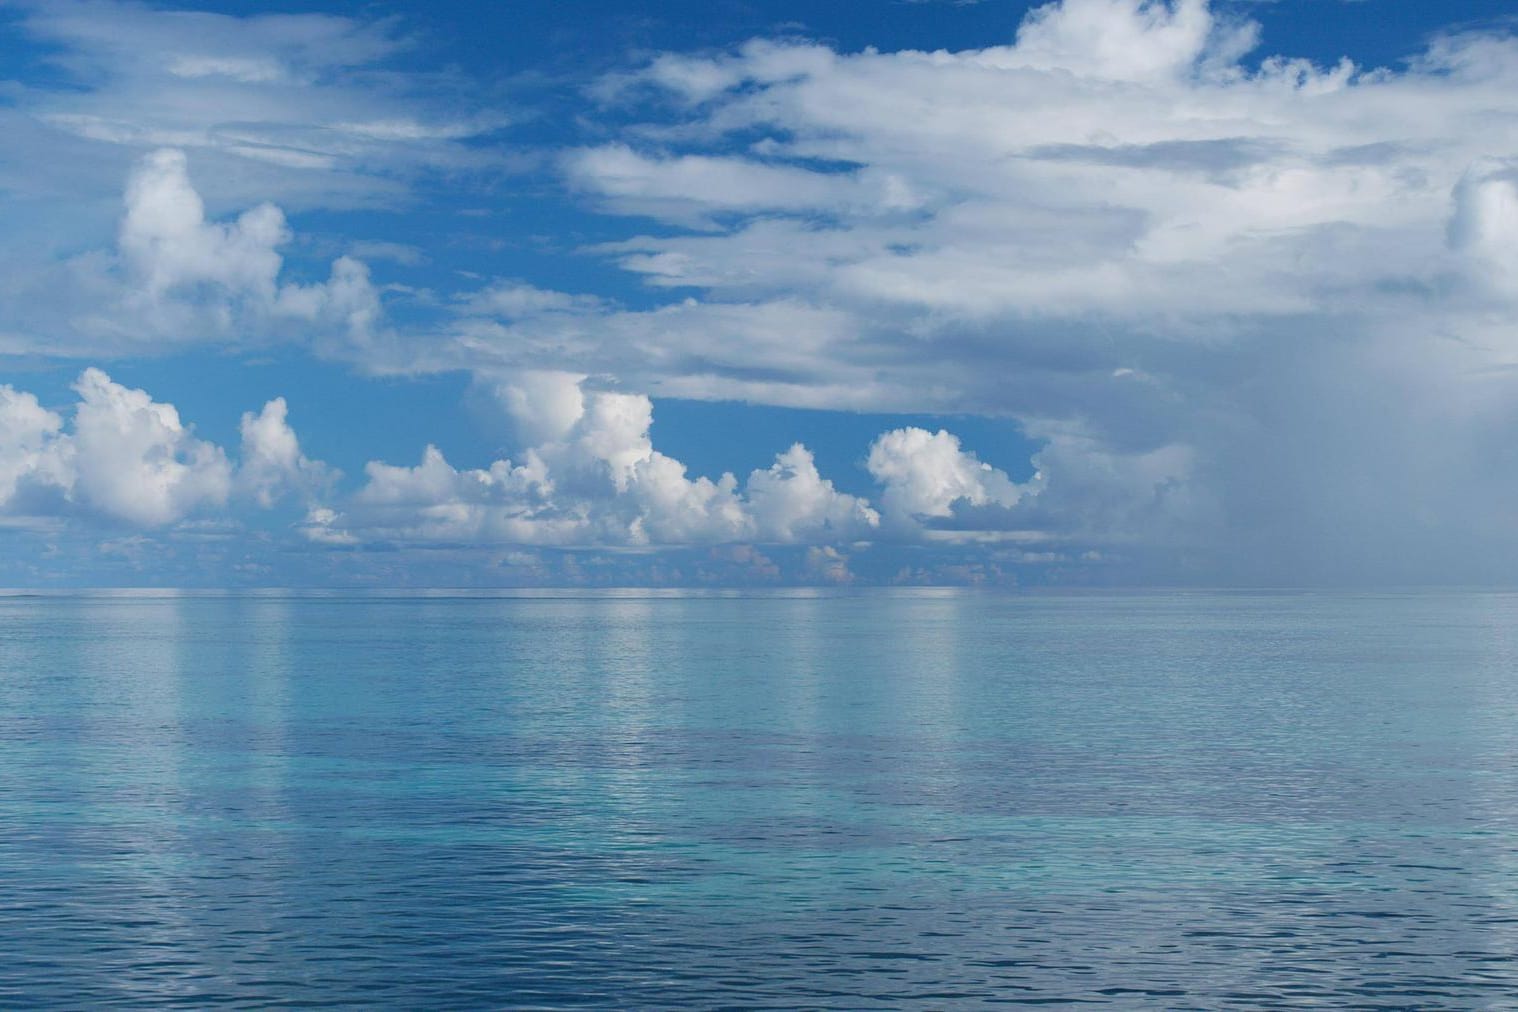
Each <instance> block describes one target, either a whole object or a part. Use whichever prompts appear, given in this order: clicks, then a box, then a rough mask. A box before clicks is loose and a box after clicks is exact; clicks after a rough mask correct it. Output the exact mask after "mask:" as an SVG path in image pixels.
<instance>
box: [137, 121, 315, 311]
mask: <svg viewBox="0 0 1518 1012" xmlns="http://www.w3.org/2000/svg"><path fill="white" fill-rule="evenodd" d="M289 239H290V230H289V229H288V228H287V227H286V225H285V216H284V215H283V214H282V213H281V212H280V210H279V208H277V207H275V206H274V205H272V204H260V205H259V206H257V207H255V208H253V209H252V210H249V211H245V212H243V214H242V215H241V216H240V217H239V218H238V219H237V220H236V221H235V222H231V223H228V224H217V223H213V222H207V221H206V214H205V204H204V203H203V202H202V201H201V199H200V194H198V193H196V192H195V189H194V187H192V186H191V185H190V177H189V172H188V168H187V165H186V161H185V156H184V152H182V151H176V150H173V149H164V150H161V151H155V152H152V153H151V154H149V155H147V156H146V157H145V158H144V159H143V160H142V162H141V163H140V164H139V165H138V167H137V170H136V171H135V172H133V173H132V177H131V179H130V180H128V182H127V188H126V216H125V217H124V218H123V219H122V223H121V237H120V245H121V252H122V255H123V256H124V257H125V259H126V261H127V264H128V266H129V267H130V268H131V269H132V271H133V272H134V273H135V274H137V275H138V276H139V277H140V278H141V279H142V282H143V285H144V287H145V289H146V294H147V295H148V296H150V297H152V298H160V297H162V296H163V295H164V294H165V293H166V292H168V291H170V290H172V289H174V288H178V287H181V286H188V285H196V284H206V283H210V284H215V285H219V286H220V287H222V288H223V289H225V290H226V291H227V292H229V293H232V294H236V295H241V294H247V295H250V296H253V297H256V298H261V299H263V300H264V301H265V302H272V301H273V300H274V298H275V292H276V288H275V279H276V278H277V277H278V275H279V270H280V266H281V264H282V260H281V258H280V255H279V253H278V252H276V249H277V247H279V246H281V245H283V244H284V243H286V242H288V241H289Z"/></svg>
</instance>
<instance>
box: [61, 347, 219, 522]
mask: <svg viewBox="0 0 1518 1012" xmlns="http://www.w3.org/2000/svg"><path fill="white" fill-rule="evenodd" d="M74 390H75V392H77V393H78V394H79V403H78V405H77V407H76V408H75V410H74V418H73V427H72V436H71V445H72V448H73V454H72V456H73V469H74V481H73V494H74V496H75V497H77V499H78V501H79V502H80V503H81V504H83V505H84V506H86V507H88V508H91V509H94V510H97V511H99V512H100V513H102V514H105V515H106V516H109V517H113V518H116V519H119V520H123V521H126V522H128V523H131V524H136V525H140V526H143V527H159V526H162V525H164V524H168V523H171V522H173V521H175V520H178V519H180V518H181V517H184V516H185V515H187V514H189V513H191V512H192V511H194V510H195V509H197V508H198V507H201V506H218V505H221V504H222V503H225V502H226V500H227V496H228V494H229V493H230V492H231V486H232V468H231V465H230V464H229V463H228V462H227V458H226V454H225V453H223V452H222V450H221V448H220V447H218V446H215V445H213V444H211V443H207V442H204V441H202V440H199V439H196V438H195V437H194V435H193V434H192V433H191V432H190V430H188V429H186V428H185V427H184V425H182V424H181V423H180V420H179V413H178V412H177V411H175V410H174V407H173V405H170V404H161V403H158V402H156V401H154V400H153V399H152V398H151V397H149V396H148V395H147V394H146V393H145V392H144V391H141V390H132V389H129V388H127V387H123V386H121V385H119V384H117V383H113V382H112V381H111V378H110V377H109V376H107V375H106V374H105V373H103V372H101V371H100V370H99V369H86V370H85V371H84V373H83V374H82V375H80V377H79V380H78V382H77V383H75V384H74Z"/></svg>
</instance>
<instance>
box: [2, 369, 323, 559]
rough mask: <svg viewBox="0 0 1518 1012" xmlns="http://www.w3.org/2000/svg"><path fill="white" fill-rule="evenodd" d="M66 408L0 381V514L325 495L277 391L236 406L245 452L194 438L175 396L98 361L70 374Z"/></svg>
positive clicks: (139, 519)
mask: <svg viewBox="0 0 1518 1012" xmlns="http://www.w3.org/2000/svg"><path fill="white" fill-rule="evenodd" d="M73 390H74V392H75V394H76V395H77V396H78V400H77V401H76V402H75V404H74V405H73V410H72V413H71V414H70V415H69V416H68V417H67V418H65V417H64V416H63V415H60V414H58V413H56V412H53V411H50V410H48V409H46V408H44V407H42V405H41V404H40V403H39V402H38V400H37V398H36V397H35V396H33V395H32V394H30V393H26V392H24V391H17V390H15V389H14V388H12V387H9V386H0V515H9V516H12V517H24V518H30V519H32V520H40V519H43V518H48V517H61V518H68V519H71V520H78V521H81V522H85V523H91V522H104V523H107V524H112V525H125V526H129V527H136V528H142V529H152V528H163V527H168V526H170V525H174V524H178V523H180V522H182V521H185V520H186V519H187V518H190V517H193V516H197V515H202V516H212V515H215V516H225V515H226V511H227V509H228V508H229V506H230V505H232V499H233V496H234V494H236V495H238V496H241V497H242V498H244V499H245V500H246V501H248V502H250V503H252V504H254V505H256V506H258V507H260V508H262V509H269V508H271V507H273V506H274V505H275V504H276V503H277V502H278V501H279V499H280V498H281V497H282V496H284V495H285V494H286V493H288V492H291V491H294V492H298V493H299V494H301V495H302V496H304V497H307V498H311V497H315V496H318V495H322V494H325V493H326V492H327V491H328V490H329V488H330V485H331V483H332V481H333V480H334V478H335V477H336V475H335V473H334V472H332V471H331V470H330V469H329V468H327V467H326V465H324V464H322V463H320V462H319V461H313V460H311V459H309V458H307V457H306V456H304V455H303V454H302V453H301V452H300V442H299V440H298V438H297V437H296V435H295V432H294V431H293V430H292V429H291V428H290V426H289V423H288V421H287V420H286V406H285V401H284V398H276V399H275V400H273V401H270V402H269V403H268V404H266V405H264V407H263V409H262V410H261V411H260V412H259V413H257V414H254V413H252V412H248V413H245V414H244V415H243V416H242V455H241V461H240V463H239V464H238V465H237V466H235V467H234V465H233V462H232V461H231V460H229V459H228V457H227V454H226V452H225V451H224V450H223V449H222V448H221V447H219V446H217V445H215V444H214V443H211V442H208V441H206V440H203V439H199V438H197V437H196V436H195V434H194V430H193V428H192V427H190V426H188V425H186V424H185V423H184V422H183V421H182V420H181V419H180V416H179V412H178V410H176V409H175V407H174V405H172V404H165V403H163V402H161V401H156V400H154V399H153V398H152V396H151V395H149V394H148V393H147V392H146V391H144V390H135V389H132V388H130V387H125V386H122V385H121V384H119V383H116V382H115V381H113V380H112V379H111V378H110V377H109V376H108V375H106V374H105V373H104V372H103V371H101V370H100V369H97V368H89V369H86V370H84V372H82V373H81V374H80V375H79V378H78V379H77V380H76V381H75V383H74V385H73Z"/></svg>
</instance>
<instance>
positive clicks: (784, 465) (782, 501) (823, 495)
mask: <svg viewBox="0 0 1518 1012" xmlns="http://www.w3.org/2000/svg"><path fill="white" fill-rule="evenodd" d="M747 496H748V501H749V509H750V511H751V512H752V513H753V516H754V522H755V524H756V525H757V527H758V529H759V531H760V532H761V536H762V537H763V538H764V539H765V540H767V541H782V542H785V541H853V540H857V539H861V538H866V537H868V536H870V535H871V534H872V533H874V529H875V528H876V527H878V526H879V525H880V514H879V513H877V512H875V510H874V509H872V508H871V507H870V504H869V503H868V502H866V501H865V500H863V499H858V498H855V497H854V496H851V495H847V494H845V493H842V492H839V491H837V490H836V489H835V488H834V487H833V483H832V482H831V481H828V480H827V479H826V478H823V477H822V475H820V474H819V473H818V472H817V463H816V460H815V459H814V458H813V456H812V453H811V451H810V450H808V449H807V448H806V447H804V446H802V445H801V444H800V443H797V444H795V445H794V446H792V447H791V448H790V449H789V450H786V451H785V452H784V453H781V454H778V455H776V457H775V463H774V464H772V465H770V467H769V468H768V469H767V470H763V471H755V472H753V473H752V474H751V475H749V479H748V487H747Z"/></svg>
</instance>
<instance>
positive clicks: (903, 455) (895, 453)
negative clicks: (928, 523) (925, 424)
mask: <svg viewBox="0 0 1518 1012" xmlns="http://www.w3.org/2000/svg"><path fill="white" fill-rule="evenodd" d="M866 466H867V467H868V468H869V471H870V474H871V475H873V476H874V477H875V480H876V481H878V482H880V483H881V484H882V485H883V486H885V491H884V492H883V493H882V494H881V497H880V503H881V506H882V507H883V508H884V510H885V514H886V516H887V517H888V518H890V519H891V521H892V522H893V523H896V524H903V525H908V526H910V525H912V524H915V523H916V522H917V521H919V520H922V519H939V518H945V517H950V516H953V514H954V507H955V505H956V504H959V503H963V504H966V505H970V506H987V505H992V506H1004V507H1012V506H1016V505H1017V503H1018V501H1019V500H1021V499H1022V497H1023V493H1024V490H1023V489H1022V488H1020V487H1019V486H1018V485H1017V484H1016V483H1014V482H1013V481H1012V479H1010V478H1008V477H1007V475H1006V473H1005V472H1003V471H998V470H997V469H996V468H994V467H992V466H991V465H990V464H986V463H983V462H982V461H981V460H979V459H978V458H977V457H976V456H975V454H973V453H969V452H966V451H965V450H962V449H960V445H959V438H958V437H957V436H955V435H954V434H953V433H951V432H948V431H947V430H944V429H939V430H938V431H937V432H929V431H928V430H926V429H919V428H916V427H911V428H905V429H894V430H892V431H890V432H886V433H883V434H882V435H881V436H880V438H878V439H876V440H875V442H874V443H873V444H872V445H871V446H870V456H869V460H868V461H867V464H866Z"/></svg>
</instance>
